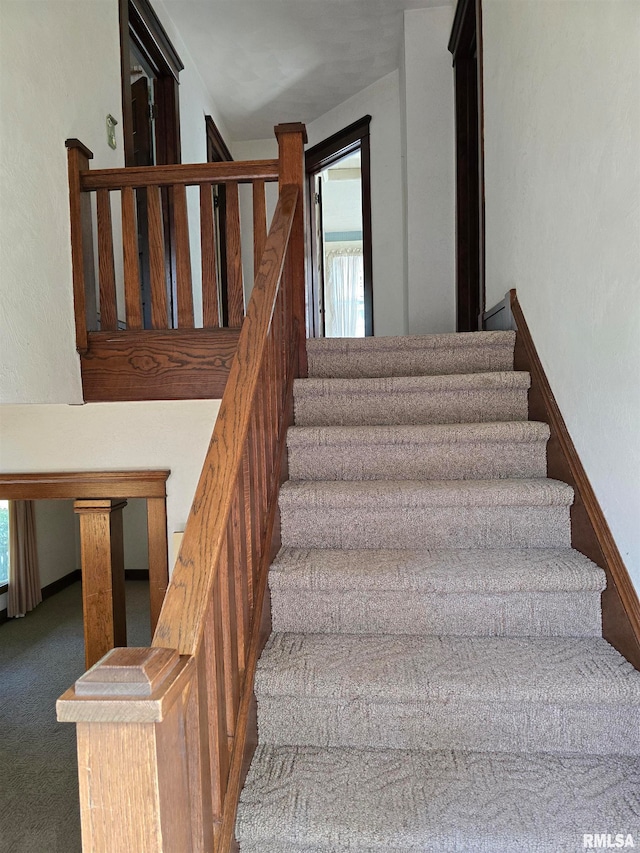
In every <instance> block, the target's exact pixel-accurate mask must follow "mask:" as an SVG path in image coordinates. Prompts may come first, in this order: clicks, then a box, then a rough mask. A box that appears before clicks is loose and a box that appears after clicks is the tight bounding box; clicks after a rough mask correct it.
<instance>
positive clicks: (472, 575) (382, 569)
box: [270, 548, 606, 637]
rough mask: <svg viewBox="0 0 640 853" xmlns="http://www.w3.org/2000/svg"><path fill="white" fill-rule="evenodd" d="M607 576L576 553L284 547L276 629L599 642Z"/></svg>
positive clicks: (274, 580) (277, 567) (276, 569)
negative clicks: (555, 638) (588, 638)
mask: <svg viewBox="0 0 640 853" xmlns="http://www.w3.org/2000/svg"><path fill="white" fill-rule="evenodd" d="M605 584H606V577H605V573H604V572H603V571H602V569H600V568H599V567H598V566H596V565H595V564H594V563H592V562H591V561H590V560H588V559H587V558H586V557H584V556H583V555H582V554H580V553H579V552H578V551H573V550H571V549H569V548H562V549H555V550H553V549H552V550H548V549H539V550H538V549H535V548H529V549H526V550H504V551H501V550H494V549H491V550H481V549H474V550H462V549H460V550H457V549H445V550H430V551H415V550H406V551H402V550H395V551H394V550H353V551H346V550H344V551H343V550H329V549H327V550H323V549H315V550H313V549H308V548H304V549H294V548H283V549H281V551H280V553H279V554H278V556H277V557H276V559H275V561H274V562H273V564H272V566H271V573H270V587H271V615H272V622H273V630H274V631H289V632H311V633H332V634H370V633H386V634H439V635H442V636H444V635H447V636H449V635H463V636H496V637H498V636H512V637H523V636H535V637H538V636H542V637H559V636H572V637H589V636H593V637H597V636H600V635H601V634H602V612H601V603H600V594H601V591H602V590H603V589H604V587H605Z"/></svg>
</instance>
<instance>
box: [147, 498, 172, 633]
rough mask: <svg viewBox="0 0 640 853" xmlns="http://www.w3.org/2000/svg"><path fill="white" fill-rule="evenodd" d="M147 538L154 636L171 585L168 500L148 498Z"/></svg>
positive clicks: (150, 604) (150, 603) (152, 631)
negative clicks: (168, 587)
mask: <svg viewBox="0 0 640 853" xmlns="http://www.w3.org/2000/svg"><path fill="white" fill-rule="evenodd" d="M147 538H148V542H149V607H150V611H151V635H152V636H153V633H154V631H155V630H156V625H157V624H158V617H159V616H160V610H161V609H162V602H163V601H164V596H165V593H166V591H167V586H168V585H169V549H168V544H169V543H168V542H167V499H166V498H147Z"/></svg>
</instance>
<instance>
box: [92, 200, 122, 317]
mask: <svg viewBox="0 0 640 853" xmlns="http://www.w3.org/2000/svg"><path fill="white" fill-rule="evenodd" d="M96 208H97V214H98V280H99V285H100V328H101V329H102V331H105V332H115V331H116V329H117V328H118V309H117V305H116V271H115V264H114V261H113V228H112V225H111V193H110V192H109V190H98V191H97V193H96Z"/></svg>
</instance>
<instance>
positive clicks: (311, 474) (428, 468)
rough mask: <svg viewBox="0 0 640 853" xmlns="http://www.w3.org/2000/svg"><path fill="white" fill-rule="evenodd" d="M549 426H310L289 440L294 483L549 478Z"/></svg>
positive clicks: (292, 431)
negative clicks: (314, 481)
mask: <svg viewBox="0 0 640 853" xmlns="http://www.w3.org/2000/svg"><path fill="white" fill-rule="evenodd" d="M548 439H549V427H548V426H547V424H543V423H536V422H534V421H511V422H509V421H504V422H497V423H473V424H466V423H465V424H421V425H401V426H379V425H377V426H376V425H374V426H371V425H369V426H307V427H291V428H290V429H289V430H288V433H287V448H288V451H289V477H290V478H291V479H292V480H341V479H342V480H358V479H362V480H375V479H394V480H397V479H411V480H415V479H491V478H494V477H503V478H509V477H523V478H526V477H545V476H546V471H547V461H546V444H547V441H548Z"/></svg>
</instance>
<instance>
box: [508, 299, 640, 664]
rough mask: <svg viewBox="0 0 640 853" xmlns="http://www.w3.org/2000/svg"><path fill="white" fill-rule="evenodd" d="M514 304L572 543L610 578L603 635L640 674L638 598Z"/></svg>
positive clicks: (522, 364)
mask: <svg viewBox="0 0 640 853" xmlns="http://www.w3.org/2000/svg"><path fill="white" fill-rule="evenodd" d="M509 300H510V304H511V312H512V314H513V318H514V321H515V326H516V350H515V363H514V367H515V369H516V370H527V371H529V373H530V374H531V389H530V391H529V417H530V418H531V419H532V420H536V421H544V422H545V423H547V424H548V425H549V428H550V430H551V437H550V439H549V444H548V445H547V474H548V476H549V477H553V479H555V480H562V481H563V482H565V483H569V485H570V486H572V487H573V490H574V492H575V500H574V503H573V506H572V507H571V544H572V546H573V547H574V548H575V549H576V550H577V551H580V552H581V553H583V554H585V556H587V557H589V559H591V560H593V562H594V563H597V564H598V565H599V566H600V567H601V568H603V569H604V571H605V573H606V575H607V588H606V590H605V591H604V592H603V594H602V634H603V636H604V638H605V639H606V640H608V642H609V643H611V645H612V646H614V647H615V648H616V649H617V650H618V651H619V652H620V653H621V654H623V655H624V656H625V657H626V658H627V660H628V661H630V662H631V663H632V664H633V665H634V666H635V668H636V669H639V670H640V601H639V600H638V595H637V593H636V591H635V589H634V586H633V583H632V582H631V578H630V576H629V572H628V571H627V567H626V566H625V564H624V561H623V559H622V557H621V555H620V551H619V550H618V547H617V545H616V543H615V541H614V539H613V535H612V534H611V530H610V529H609V525H608V524H607V520H606V519H605V517H604V513H603V512H602V508H601V507H600V504H599V503H598V500H597V498H596V496H595V493H594V491H593V488H592V486H591V483H590V482H589V478H588V477H587V474H586V472H585V470H584V468H583V466H582V462H581V461H580V458H579V457H578V453H577V451H576V449H575V446H574V444H573V441H572V440H571V436H570V435H569V431H568V430H567V426H566V424H565V422H564V419H563V417H562V415H561V413H560V409H559V408H558V404H557V403H556V400H555V397H554V396H553V392H552V390H551V386H550V385H549V381H548V379H547V376H546V374H545V372H544V369H543V367H542V363H541V362H540V358H539V357H538V353H537V351H536V348H535V345H534V343H533V339H532V337H531V333H530V331H529V327H528V326H527V322H526V320H525V318H524V314H523V313H522V308H521V307H520V303H519V302H518V297H517V295H516V291H515V290H511V291H510V292H509Z"/></svg>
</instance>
